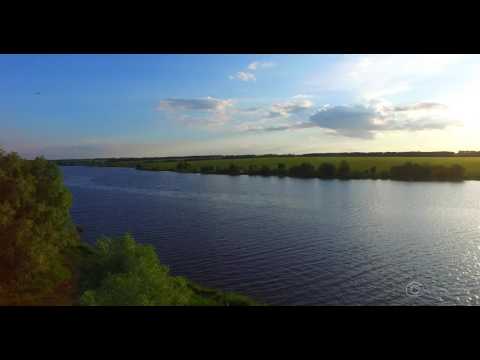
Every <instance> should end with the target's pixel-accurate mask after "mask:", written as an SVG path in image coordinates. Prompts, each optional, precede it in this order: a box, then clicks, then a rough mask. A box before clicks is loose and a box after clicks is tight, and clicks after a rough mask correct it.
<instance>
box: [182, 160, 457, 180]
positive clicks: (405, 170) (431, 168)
mask: <svg viewBox="0 0 480 360" xmlns="http://www.w3.org/2000/svg"><path fill="white" fill-rule="evenodd" d="M176 170H177V171H178V172H194V173H196V172H198V173H202V174H224V175H242V174H245V175H251V176H280V177H283V176H289V177H297V178H320V179H392V180H407V181H408V180H410V181H422V180H435V181H460V180H463V179H464V177H465V168H464V167H462V166H461V165H458V164H454V165H452V166H443V165H430V164H421V165H420V164H414V163H411V162H406V163H405V164H403V165H397V166H392V167H391V168H390V171H386V170H383V171H377V167H376V166H372V167H370V168H368V169H365V170H363V171H360V170H352V169H351V167H350V165H349V163H348V162H347V161H346V160H342V161H341V162H340V163H339V164H338V166H336V165H335V164H334V163H331V162H323V163H321V164H320V165H318V166H317V167H316V166H315V165H313V164H311V163H309V162H302V163H301V164H299V165H294V166H291V167H289V168H287V166H286V164H285V163H278V164H276V165H275V166H268V165H261V166H258V165H255V164H250V165H248V167H247V168H242V167H240V166H239V165H237V164H235V163H230V164H229V165H228V166H226V167H225V166H214V165H203V166H200V167H195V166H194V165H193V164H192V163H190V162H188V161H184V160H182V161H179V162H178V163H177V166H176Z"/></svg>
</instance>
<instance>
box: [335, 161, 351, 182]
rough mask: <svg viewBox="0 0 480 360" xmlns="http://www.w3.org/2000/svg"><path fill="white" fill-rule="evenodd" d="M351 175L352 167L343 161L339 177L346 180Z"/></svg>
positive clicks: (338, 171) (339, 168) (339, 167)
mask: <svg viewBox="0 0 480 360" xmlns="http://www.w3.org/2000/svg"><path fill="white" fill-rule="evenodd" d="M349 175H350V165H348V163H347V162H346V161H345V160H342V162H341V163H340V165H339V166H338V169H337V176H338V177H339V178H341V179H346V178H348V176H349Z"/></svg>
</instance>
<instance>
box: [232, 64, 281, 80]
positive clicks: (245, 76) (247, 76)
mask: <svg viewBox="0 0 480 360" xmlns="http://www.w3.org/2000/svg"><path fill="white" fill-rule="evenodd" d="M273 66H275V64H274V63H273V62H269V61H254V62H252V63H250V64H249V65H248V66H247V69H246V70H245V71H239V72H237V73H236V74H235V75H230V76H229V77H228V78H229V79H230V80H240V81H256V80H257V78H256V76H255V74H254V73H253V71H257V70H259V69H267V68H271V67H273Z"/></svg>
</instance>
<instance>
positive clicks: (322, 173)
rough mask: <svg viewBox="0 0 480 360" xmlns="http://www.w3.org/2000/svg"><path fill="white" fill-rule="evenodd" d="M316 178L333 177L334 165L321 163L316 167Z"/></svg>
mask: <svg viewBox="0 0 480 360" xmlns="http://www.w3.org/2000/svg"><path fill="white" fill-rule="evenodd" d="M317 173H318V177H321V178H327V179H329V178H333V177H334V176H335V165H334V164H332V163H322V164H321V165H320V166H319V167H318V171H317Z"/></svg>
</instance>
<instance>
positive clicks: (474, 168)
mask: <svg viewBox="0 0 480 360" xmlns="http://www.w3.org/2000/svg"><path fill="white" fill-rule="evenodd" d="M342 160H345V161H347V162H348V163H349V165H350V167H351V169H352V171H364V170H367V169H370V168H371V167H372V166H376V167H377V171H378V172H381V171H384V170H385V171H389V170H390V168H391V167H392V166H396V165H402V164H404V163H406V162H412V163H417V164H430V165H444V166H450V165H454V164H458V165H461V166H463V167H464V168H465V170H466V172H465V178H466V179H476V180H479V179H480V157H423V156H422V157H407V156H405V157H371V156H365V157H358V156H352V157H346V156H341V157H324V156H318V157H308V156H306V157H262V158H247V159H220V160H194V161H191V160H190V161H188V162H189V163H190V165H191V166H192V170H199V169H200V168H201V167H203V166H215V167H217V168H227V167H228V166H230V164H235V165H237V166H239V167H240V168H242V169H248V167H249V166H250V165H256V166H257V167H261V166H263V165H266V166H269V167H270V168H273V167H277V164H279V163H284V164H285V166H286V167H287V168H289V167H291V166H294V165H300V164H301V163H303V162H308V163H311V164H313V165H314V166H316V167H317V166H318V165H320V164H321V163H324V162H330V163H334V164H335V165H338V164H339V163H340V162H341V161H342ZM138 164H141V166H142V168H143V169H145V170H157V171H162V170H175V169H176V166H177V162H176V161H148V160H144V161H139V162H138ZM129 165H133V163H131V164H129ZM133 166H135V165H133Z"/></svg>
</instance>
